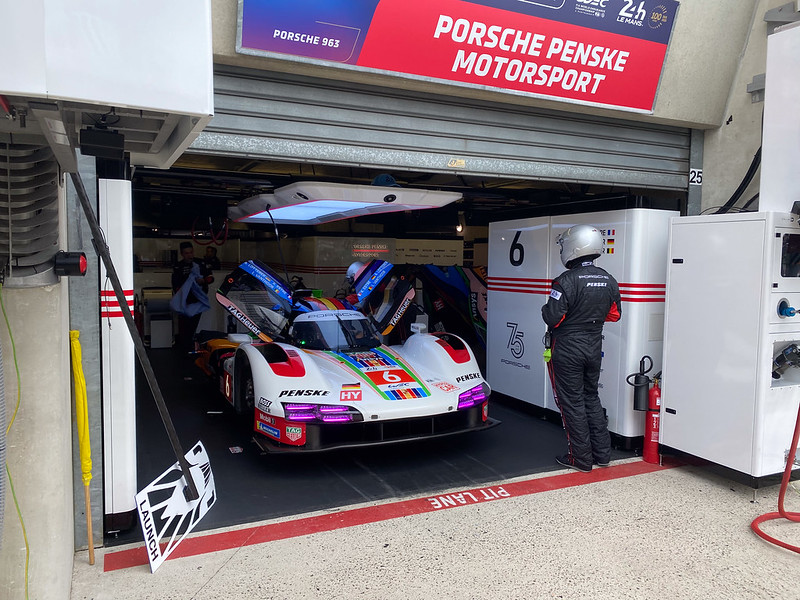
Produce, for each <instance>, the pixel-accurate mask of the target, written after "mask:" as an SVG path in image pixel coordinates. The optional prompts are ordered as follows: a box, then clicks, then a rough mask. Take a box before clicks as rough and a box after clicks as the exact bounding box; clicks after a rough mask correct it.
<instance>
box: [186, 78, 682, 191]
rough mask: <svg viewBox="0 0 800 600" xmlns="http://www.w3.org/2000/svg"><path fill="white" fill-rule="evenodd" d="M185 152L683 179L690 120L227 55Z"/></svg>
mask: <svg viewBox="0 0 800 600" xmlns="http://www.w3.org/2000/svg"><path fill="white" fill-rule="evenodd" d="M214 105H215V107H214V111H215V115H214V118H213V119H212V121H211V123H210V124H209V125H208V126H207V127H206V128H205V130H204V131H203V132H202V133H201V134H200V135H199V136H198V138H197V139H196V140H195V142H194V143H193V144H192V146H191V148H190V149H189V151H190V152H192V153H202V154H213V155H232V156H248V157H253V158H265V159H274V160H288V161H299V162H308V163H318V164H337V165H345V166H348V165H350V166H359V167H369V168H376V169H387V170H391V171H401V170H408V171H425V172H434V173H435V172H446V171H455V172H459V173H463V174H465V175H479V176H488V177H502V178H509V177H510V178H520V179H535V180H543V181H560V182H581V183H596V184H609V185H620V186H630V187H639V188H656V189H665V190H683V191H685V190H686V189H687V185H688V184H687V174H688V168H689V167H688V165H689V146H690V130H689V129H686V128H676V127H668V126H663V125H654V124H642V123H635V122H631V121H625V120H616V119H613V120H612V119H608V118H600V117H594V116H587V115H579V114H572V113H566V112H556V111H547V110H542V109H534V108H528V107H524V106H517V105H510V104H498V103H491V104H489V103H485V102H480V101H475V100H467V99H461V98H454V97H450V96H437V95H433V94H423V93H419V92H411V91H405V90H388V89H387V88H379V87H371V86H367V85H360V84H353V83H349V82H337V81H331V80H323V79H311V78H308V77H300V76H293V75H287V74H279V73H272V72H265V71H252V70H245V69H239V68H234V67H225V68H218V69H217V71H216V72H215V76H214Z"/></svg>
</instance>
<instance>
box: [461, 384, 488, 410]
mask: <svg viewBox="0 0 800 600" xmlns="http://www.w3.org/2000/svg"><path fill="white" fill-rule="evenodd" d="M488 397H489V395H488V386H487V385H486V384H484V383H482V384H480V385H476V386H475V387H474V388H470V389H468V390H467V391H466V392H461V393H460V394H459V395H458V410H465V409H467V408H472V407H473V406H475V405H476V404H482V403H483V402H484V401H485V400H486V399H487V398H488Z"/></svg>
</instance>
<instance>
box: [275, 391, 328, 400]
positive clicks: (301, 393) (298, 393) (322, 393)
mask: <svg viewBox="0 0 800 600" xmlns="http://www.w3.org/2000/svg"><path fill="white" fill-rule="evenodd" d="M330 393H331V392H330V390H281V393H280V394H278V398H283V397H284V396H327V395H328V394H330Z"/></svg>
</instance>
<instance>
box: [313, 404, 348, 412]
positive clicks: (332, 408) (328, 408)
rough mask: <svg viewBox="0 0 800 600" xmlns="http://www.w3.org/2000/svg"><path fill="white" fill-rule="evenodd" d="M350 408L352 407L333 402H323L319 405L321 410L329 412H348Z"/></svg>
mask: <svg viewBox="0 0 800 600" xmlns="http://www.w3.org/2000/svg"><path fill="white" fill-rule="evenodd" d="M348 410H350V407H349V406H345V405H340V406H335V405H333V404H322V405H320V407H319V412H321V413H327V414H331V413H342V412H347V411H348Z"/></svg>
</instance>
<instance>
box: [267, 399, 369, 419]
mask: <svg viewBox="0 0 800 600" xmlns="http://www.w3.org/2000/svg"><path fill="white" fill-rule="evenodd" d="M283 408H284V410H285V411H286V420H287V421H322V422H323V423H349V422H350V421H359V420H361V419H360V417H361V414H360V413H359V412H358V411H357V410H356V409H354V408H353V407H352V406H347V405H346V404H294V403H286V404H284V405H283Z"/></svg>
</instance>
